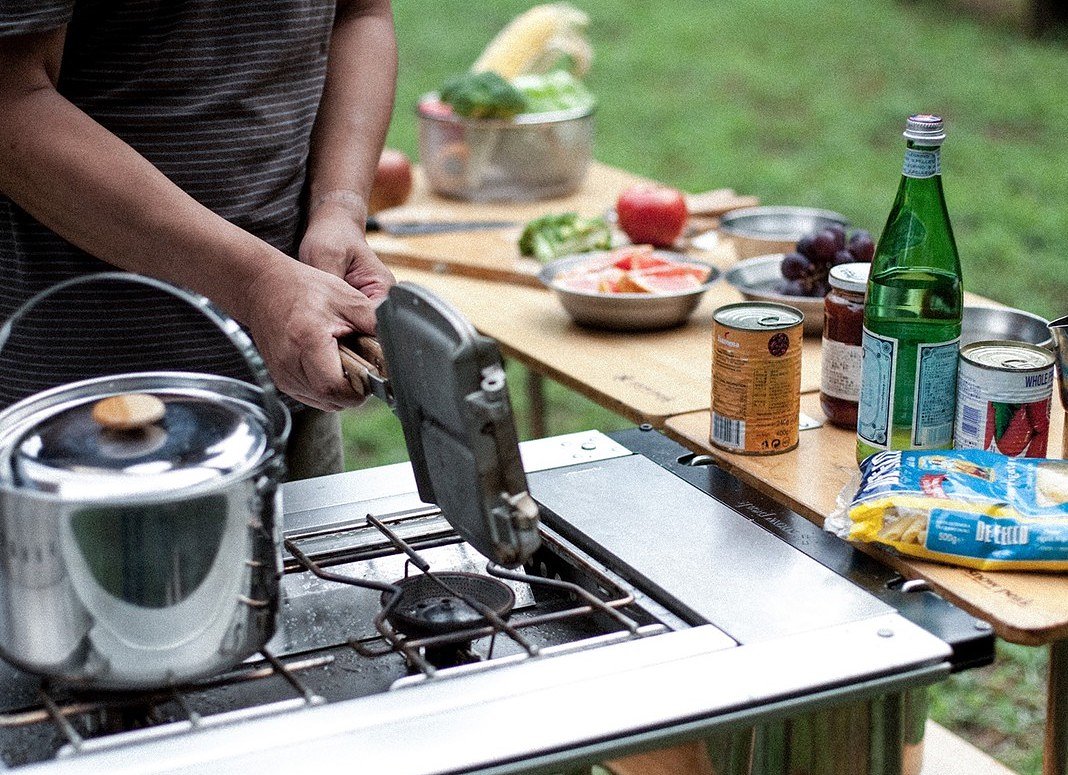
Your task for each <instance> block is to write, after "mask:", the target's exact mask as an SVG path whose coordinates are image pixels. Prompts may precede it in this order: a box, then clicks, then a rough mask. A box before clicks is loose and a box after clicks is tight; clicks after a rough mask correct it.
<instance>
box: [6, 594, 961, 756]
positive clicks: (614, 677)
mask: <svg viewBox="0 0 1068 775" xmlns="http://www.w3.org/2000/svg"><path fill="white" fill-rule="evenodd" d="M881 629H890V630H892V631H893V632H894V633H895V636H894V637H893V638H884V637H881V636H879V635H878V631H879V630H881ZM784 654H789V655H790V658H789V659H784V658H783V655H784ZM947 655H948V649H947V648H946V647H945V644H943V643H942V642H941V641H938V640H937V639H936V638H934V637H933V636H931V635H929V634H927V633H926V632H924V631H922V630H919V629H918V628H916V627H915V626H914V625H911V624H909V623H907V622H905V621H904V620H902V619H901V618H900V617H898V616H896V615H889V616H885V617H877V618H875V619H871V620H867V621H863V622H857V623H853V624H850V625H844V626H840V627H835V628H831V629H828V630H820V631H815V632H808V633H803V634H799V635H795V636H792V637H790V638H786V639H783V640H778V641H770V642H762V643H757V644H752V645H749V646H745V647H737V648H730V647H729V645H728V644H726V643H724V639H723V636H722V634H720V633H719V632H718V631H716V630H715V629H714V628H711V627H707V626H705V627H695V628H692V629H690V630H685V631H681V632H676V633H670V634H668V635H664V636H659V637H653V638H646V639H640V640H635V641H628V642H626V643H620V644H616V645H613V646H611V647H610V648H602V649H593V650H590V651H583V652H578V653H573V654H567V655H565V656H560V657H554V658H551V659H543V660H539V659H535V660H528V661H526V662H523V663H522V664H517V665H510V666H509V667H508V668H507V671H488V672H483V673H473V674H468V675H462V676H459V677H456V678H452V679H447V680H437V681H427V682H424V683H421V684H419V685H417V686H411V687H408V688H405V689H403V690H398V691H394V692H387V693H385V694H379V695H375V696H374V697H369V698H363V699H360V700H351V701H345V702H338V703H330V704H327V705H324V706H320V707H310V708H305V709H303V710H300V711H297V712H290V713H286V714H283V715H276V716H272V717H267V718H261V719H256V720H255V721H250V722H247V723H242V724H239V725H229V726H223V727H215V726H213V727H211V728H205V729H202V730H198V732H197V734H196V738H195V741H194V739H193V738H191V737H190V736H186V735H179V736H177V737H168V738H160V739H157V740H152V741H146V742H144V743H142V744H140V745H138V746H135V747H116V748H114V749H113V750H108V751H100V752H98V753H95V754H93V755H92V756H80V757H73V758H69V759H66V760H57V761H55V762H51V763H49V764H47V765H43V766H41V767H40V771H42V772H48V773H54V775H61V774H63V773H98V772H107V771H116V772H136V773H146V774H147V773H173V774H174V775H178V774H179V773H182V774H183V775H184V774H186V773H188V774H190V775H193V774H194V773H195V775H204V774H205V773H213V772H219V773H233V772H263V773H270V772H279V773H281V772H292V771H295V770H296V769H298V768H299V769H300V770H301V771H306V770H308V769H310V768H312V769H313V768H316V767H324V768H331V769H332V768H335V767H336V766H337V763H338V762H344V761H355V760H356V759H357V757H358V760H359V762H360V768H361V770H363V771H366V772H376V773H378V772H381V773H385V772H388V773H391V775H419V774H424V775H430V774H431V773H448V772H460V771H472V772H481V771H486V772H502V773H503V772H530V771H532V766H531V764H530V762H529V761H525V760H528V759H534V760H535V761H536V760H538V758H539V757H542V761H543V769H542V770H541V771H547V769H548V767H550V766H556V767H558V768H560V769H563V767H564V766H566V765H567V764H569V763H574V762H576V761H578V762H580V763H581V762H583V761H585V762H589V761H595V760H596V759H597V758H603V757H604V756H605V754H606V753H608V752H610V751H619V750H626V748H627V746H628V743H632V740H633V738H637V737H642V738H643V740H642V745H644V746H649V745H651V744H652V743H653V742H654V741H655V740H657V739H663V740H669V739H670V737H671V735H672V729H673V727H675V726H676V725H687V731H688V734H690V735H691V736H698V735H700V734H701V731H702V730H706V731H712V730H715V729H717V728H718V727H720V726H721V725H723V724H726V723H731V724H734V725H735V726H744V725H747V724H753V723H759V722H760V720H761V719H762V718H764V719H766V718H770V717H774V716H776V715H779V714H781V713H782V712H783V711H782V709H781V708H778V707H776V703H777V702H782V703H784V704H785V705H787V706H789V704H790V698H791V697H792V696H795V695H797V694H799V693H808V692H812V691H813V687H816V686H826V687H828V691H829V692H831V693H836V694H837V695H838V696H840V697H843V698H848V697H849V693H850V689H848V688H843V689H838V690H834V689H832V688H831V687H835V686H840V685H843V684H849V683H853V684H857V683H859V682H864V681H870V682H872V684H871V685H869V686H864V687H863V688H864V690H865V691H866V692H870V693H871V694H873V695H878V694H885V693H887V692H889V691H900V690H902V689H903V688H904V687H905V686H907V685H910V684H923V683H929V682H932V681H935V680H939V679H940V678H942V677H944V676H945V675H946V674H947V671H948V666H947V665H945V664H944V663H943V662H942V660H944V659H945V657H946V656H947ZM798 664H803V665H804V666H805V669H804V670H798V669H797V665H798ZM888 674H890V675H892V674H896V677H894V678H886V677H885V676H887V675H888ZM665 687H671V690H670V691H665ZM535 720H536V721H535ZM476 730H477V733H476ZM413 741H418V743H417V744H413ZM458 741H470V744H458ZM585 746H588V747H589V748H588V750H583V749H584V747H585ZM37 771H38V767H33V766H31V767H28V768H26V769H24V770H23V772H26V773H34V772H37Z"/></svg>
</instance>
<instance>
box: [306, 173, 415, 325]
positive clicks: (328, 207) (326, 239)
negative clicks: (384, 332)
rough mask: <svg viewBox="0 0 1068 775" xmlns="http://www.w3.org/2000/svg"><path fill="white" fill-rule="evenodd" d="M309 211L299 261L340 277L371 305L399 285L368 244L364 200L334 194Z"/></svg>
mask: <svg viewBox="0 0 1068 775" xmlns="http://www.w3.org/2000/svg"><path fill="white" fill-rule="evenodd" d="M310 210H311V212H310V213H309V215H308V228H307V229H306V230H305V232H304V238H303V239H302V240H301V243H300V251H299V253H298V256H299V257H300V260H301V261H303V262H304V263H305V264H308V265H309V266H314V267H315V268H316V269H321V270H323V271H324V272H328V273H330V274H332V275H334V276H335V277H340V278H341V279H342V280H344V281H345V282H347V283H348V284H349V285H351V286H352V287H353V288H355V289H356V290H358V291H360V292H361V293H362V294H363V295H364V296H366V297H367V298H369V299H371V300H372V301H381V300H382V299H384V298H385V297H386V293H387V292H388V291H389V289H390V287H391V286H393V285H394V284H395V283H396V282H397V281H396V279H395V278H394V277H393V273H392V272H390V271H389V269H387V268H386V266H385V264H383V263H382V262H381V260H379V258H378V256H376V255H375V254H374V251H373V250H371V248H370V246H368V244H367V238H366V236H365V234H364V222H365V221H366V217H367V209H366V206H365V205H364V204H363V201H362V199H360V198H359V197H357V196H356V195H355V194H353V193H351V192H347V191H341V192H332V193H331V194H329V195H327V196H326V197H324V198H321V199H320V200H319V201H317V202H313V203H312V206H311V208H310ZM365 333H370V332H369V331H368V332H365Z"/></svg>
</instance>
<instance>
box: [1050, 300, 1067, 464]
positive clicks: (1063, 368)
mask: <svg viewBox="0 0 1068 775" xmlns="http://www.w3.org/2000/svg"><path fill="white" fill-rule="evenodd" d="M1049 332H1050V333H1051V334H1053V344H1054V352H1055V353H1056V355H1057V376H1058V377H1059V384H1060V388H1061V406H1062V407H1063V408H1064V409H1065V410H1066V411H1068V317H1063V318H1057V319H1056V320H1054V321H1053V322H1052V323H1050V324H1049ZM1061 455H1062V456H1063V457H1068V413H1066V414H1065V415H1064V437H1063V439H1062V440H1061Z"/></svg>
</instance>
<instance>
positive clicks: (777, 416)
mask: <svg viewBox="0 0 1068 775" xmlns="http://www.w3.org/2000/svg"><path fill="white" fill-rule="evenodd" d="M804 320H805V316H804V314H803V313H802V312H801V310H799V309H797V308H795V307H789V306H787V305H785V304H774V303H771V302H756V301H748V302H740V303H738V304H728V305H726V306H724V307H720V308H719V309H718V310H716V313H715V315H714V316H713V326H712V429H711V434H710V436H709V441H711V442H712V444H714V445H715V446H717V447H720V448H721V449H726V450H729V451H731V452H738V453H741V454H743V455H768V454H775V453H777V452H786V451H788V450H791V449H793V448H794V447H796V446H797V432H798V428H797V422H798V414H799V412H800V402H801V324H802V323H803V322H804Z"/></svg>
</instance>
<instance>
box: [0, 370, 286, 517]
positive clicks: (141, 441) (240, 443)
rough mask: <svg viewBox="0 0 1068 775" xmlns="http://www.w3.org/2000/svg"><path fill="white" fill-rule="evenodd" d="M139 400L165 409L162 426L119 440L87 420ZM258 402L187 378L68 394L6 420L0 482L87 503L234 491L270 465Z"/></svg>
mask: <svg viewBox="0 0 1068 775" xmlns="http://www.w3.org/2000/svg"><path fill="white" fill-rule="evenodd" d="M134 392H136V393H141V394H146V395H152V396H155V397H156V398H159V399H160V400H162V402H163V405H164V407H165V415H164V417H163V419H162V420H161V421H160V422H158V423H155V424H152V425H150V426H149V427H148V428H145V429H143V430H141V431H133V432H131V431H125V432H114V431H110V430H106V429H104V428H101V427H100V426H98V425H97V424H96V423H95V422H94V420H93V419H92V417H91V416H90V415H91V413H92V410H93V407H94V405H95V404H96V403H97V402H98V401H99V400H101V399H105V398H107V397H110V396H121V395H123V394H127V393H134ZM241 393H245V394H247V395H246V396H244V397H240V398H239V397H238V396H239V395H240V394H241ZM257 398H258V396H257V394H256V393H255V392H254V389H252V387H251V386H250V385H247V384H246V383H244V382H237V381H234V380H226V379H224V378H222V377H211V376H208V375H204V376H203V377H197V376H195V375H191V374H181V373H174V374H166V375H165V376H162V378H161V376H160V375H152V374H147V375H129V376H126V377H121V378H116V377H106V378H103V379H96V380H87V381H84V382H79V383H75V384H72V385H68V386H65V387H64V388H62V389H61V390H59V391H49V392H46V393H44V394H41V396H40V397H39V398H38V399H33V400H29V401H28V402H21V403H20V405H19V406H20V408H19V409H18V410H17V411H12V412H11V414H10V415H8V414H7V413H5V414H4V419H2V420H0V428H3V429H4V430H0V455H3V456H4V461H3V462H2V463H0V478H3V479H5V480H6V481H8V482H9V483H11V484H13V485H17V486H19V487H25V488H28V489H35V490H40V491H43V492H51V493H55V494H57V495H58V496H59V497H61V498H65V499H78V500H82V501H86V502H93V501H103V500H110V499H114V498H122V497H125V496H129V495H150V494H155V495H162V494H164V493H171V494H174V493H178V494H181V493H182V492H183V491H188V490H189V489H190V488H196V487H199V486H203V485H204V484H205V483H208V482H213V483H215V484H221V483H224V482H227V481H232V480H234V479H237V478H240V477H242V476H245V475H246V474H247V472H248V470H249V469H250V468H252V467H253V466H255V465H256V464H257V462H259V461H260V460H261V459H263V457H264V454H265V453H266V451H267V449H268V446H269V444H270V439H269V431H268V421H267V418H266V416H265V415H264V412H263V410H262V409H261V408H260V407H259V406H258V403H257ZM12 409H13V410H14V407H12ZM8 418H10V419H8ZM8 474H10V479H8Z"/></svg>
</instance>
